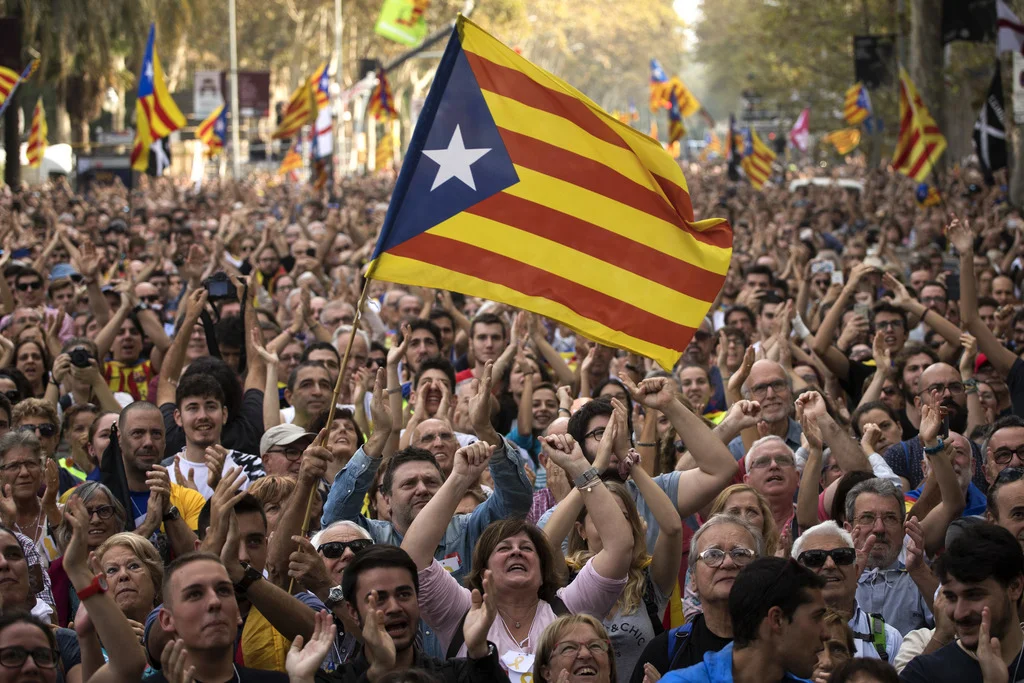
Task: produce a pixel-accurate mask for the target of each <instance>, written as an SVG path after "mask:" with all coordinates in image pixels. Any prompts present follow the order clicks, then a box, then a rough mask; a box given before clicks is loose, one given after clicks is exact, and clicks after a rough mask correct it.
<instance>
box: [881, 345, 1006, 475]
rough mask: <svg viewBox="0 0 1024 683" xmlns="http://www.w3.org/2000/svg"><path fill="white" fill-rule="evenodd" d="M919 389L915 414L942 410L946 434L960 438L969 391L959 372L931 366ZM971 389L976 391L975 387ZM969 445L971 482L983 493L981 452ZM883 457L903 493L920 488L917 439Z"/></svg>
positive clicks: (921, 453) (920, 454)
mask: <svg viewBox="0 0 1024 683" xmlns="http://www.w3.org/2000/svg"><path fill="white" fill-rule="evenodd" d="M918 386H919V387H920V391H919V392H918V393H917V395H916V396H914V405H915V406H916V407H917V409H918V410H921V409H922V408H923V407H924V406H933V407H934V406H941V407H943V408H945V409H946V412H947V413H948V415H949V431H951V432H956V433H957V434H963V433H964V432H965V431H966V430H967V390H968V388H970V387H968V385H967V384H966V383H965V382H964V380H963V378H962V377H961V376H960V371H959V370H957V369H956V368H954V367H953V366H952V365H949V364H947V363H933V364H932V365H930V366H928V367H927V368H925V370H924V372H922V373H921V379H920V382H919V384H918ZM973 389H974V391H977V387H974V388H973ZM969 443H970V447H971V457H972V458H973V460H974V472H973V474H972V481H973V482H974V484H975V486H977V487H978V488H980V489H985V488H987V486H988V484H987V482H986V481H985V470H984V466H983V463H984V460H983V458H982V457H981V451H980V450H979V449H978V447H977V446H976V445H975V444H974V442H973V441H972V442H969ZM882 457H884V458H885V461H886V462H887V463H888V464H889V467H891V468H892V471H893V472H895V473H896V474H897V475H898V476H899V477H900V478H901V479H903V490H904V491H910V490H912V489H916V488H918V487H919V486H921V485H922V482H923V481H924V471H923V470H922V469H921V460H922V458H923V457H924V446H923V445H922V444H921V437H920V435H918V436H915V437H914V438H912V439H908V440H906V441H901V442H900V443H898V444H896V445H894V446H890V447H889V448H888V449H886V451H885V453H883V454H882Z"/></svg>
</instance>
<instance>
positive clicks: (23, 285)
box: [17, 280, 43, 661]
mask: <svg viewBox="0 0 1024 683" xmlns="http://www.w3.org/2000/svg"><path fill="white" fill-rule="evenodd" d="M17 287H18V291H19V292H28V291H34V290H37V289H42V288H43V283H42V282H41V281H40V280H35V281H33V282H19V283H18V284H17ZM22 661H25V660H22Z"/></svg>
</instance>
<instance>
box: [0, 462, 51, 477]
mask: <svg viewBox="0 0 1024 683" xmlns="http://www.w3.org/2000/svg"><path fill="white" fill-rule="evenodd" d="M42 466H43V464H42V463H41V462H39V461H37V460H21V461H18V462H12V463H8V464H6V465H0V472H12V473H15V474H17V473H18V472H19V471H20V470H21V468H22V467H25V468H27V469H28V471H29V472H32V471H33V470H38V469H40V468H41V467H42Z"/></svg>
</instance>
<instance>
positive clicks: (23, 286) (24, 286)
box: [17, 280, 43, 292]
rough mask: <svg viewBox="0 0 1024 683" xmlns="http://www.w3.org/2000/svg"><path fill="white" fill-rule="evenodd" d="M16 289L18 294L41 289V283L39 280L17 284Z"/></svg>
mask: <svg viewBox="0 0 1024 683" xmlns="http://www.w3.org/2000/svg"><path fill="white" fill-rule="evenodd" d="M17 287H18V291H19V292H27V291H29V290H36V289H42V288H43V283H42V282H40V281H39V280H35V281H33V282H19V283H18V285H17Z"/></svg>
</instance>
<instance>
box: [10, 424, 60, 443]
mask: <svg viewBox="0 0 1024 683" xmlns="http://www.w3.org/2000/svg"><path fill="white" fill-rule="evenodd" d="M18 431H19V432H35V433H36V434H38V435H39V436H41V437H43V438H44V439H49V438H50V437H51V436H53V435H54V434H56V433H57V426H56V425H52V424H50V423H49V422H44V423H42V424H38V425H21V426H20V427H18Z"/></svg>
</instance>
